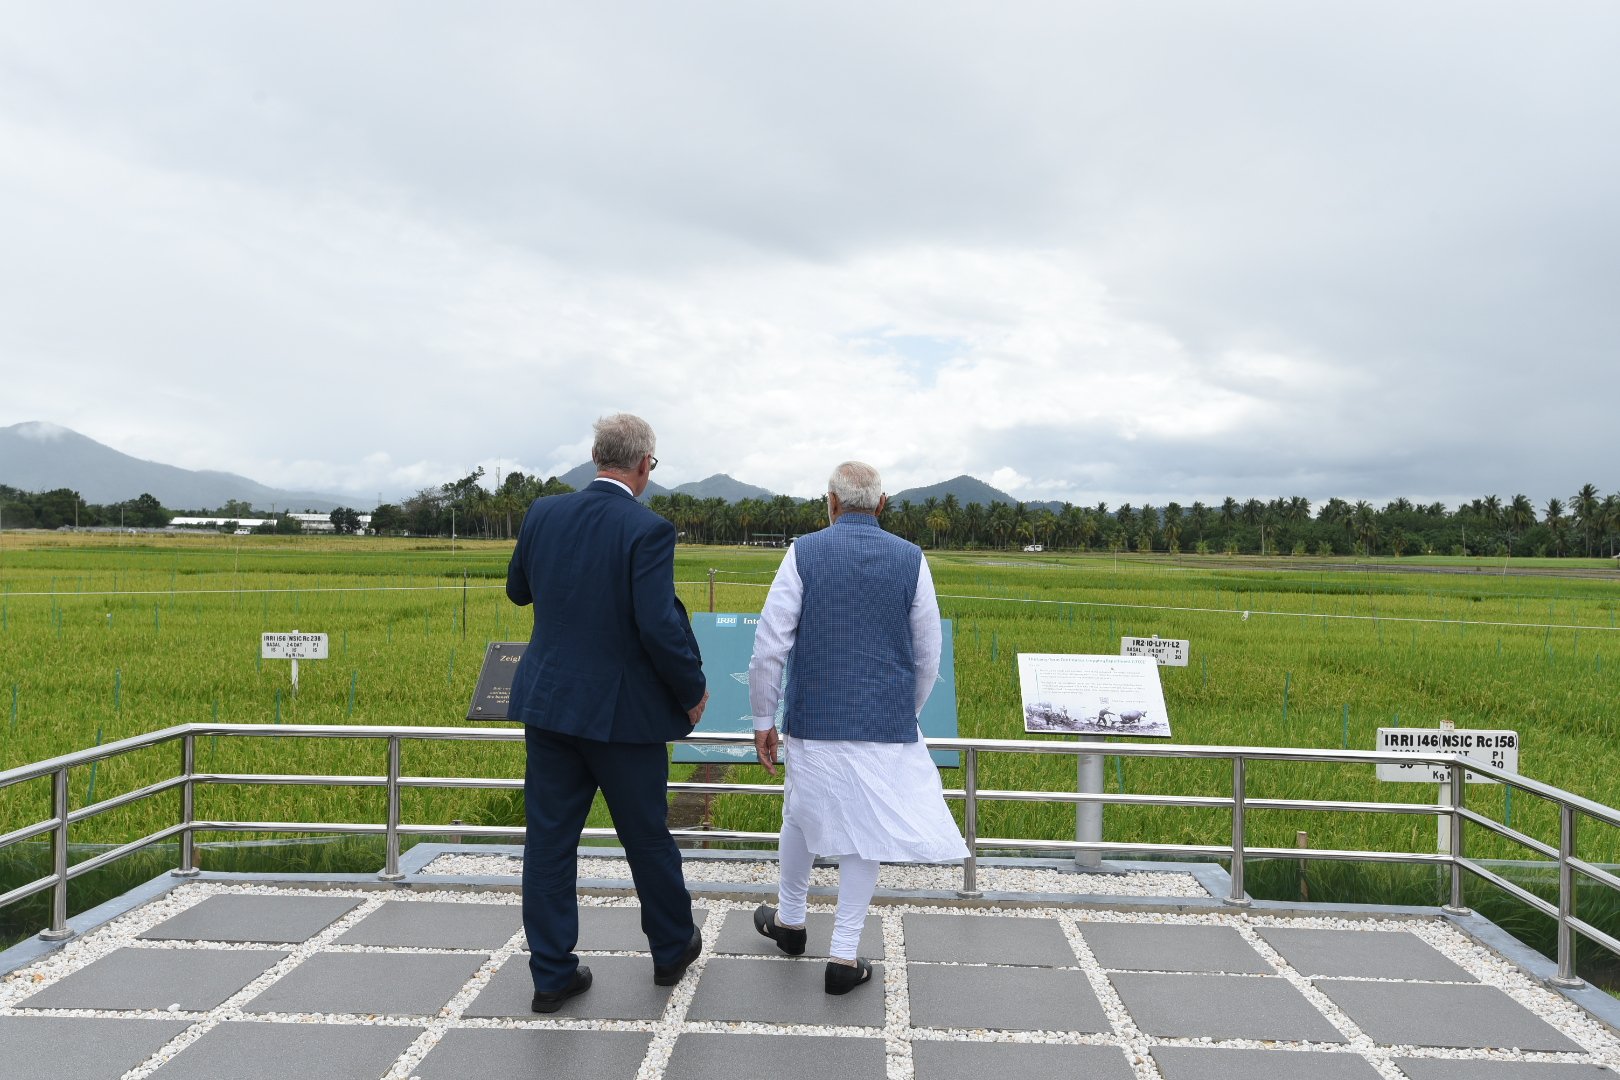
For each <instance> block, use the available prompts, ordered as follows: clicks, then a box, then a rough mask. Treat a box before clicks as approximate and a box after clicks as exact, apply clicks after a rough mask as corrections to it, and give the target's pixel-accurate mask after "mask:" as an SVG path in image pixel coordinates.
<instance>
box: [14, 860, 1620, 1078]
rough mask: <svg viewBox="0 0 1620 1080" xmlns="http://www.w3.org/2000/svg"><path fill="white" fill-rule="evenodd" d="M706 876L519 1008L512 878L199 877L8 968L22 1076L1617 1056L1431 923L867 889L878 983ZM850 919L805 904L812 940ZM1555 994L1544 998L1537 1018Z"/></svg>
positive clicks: (733, 1073) (1611, 1070) (1079, 1071)
mask: <svg viewBox="0 0 1620 1080" xmlns="http://www.w3.org/2000/svg"><path fill="white" fill-rule="evenodd" d="M757 899H758V898H747V899H736V900H732V899H713V898H710V899H703V900H700V901H699V904H700V907H701V912H700V914H701V917H702V928H703V937H704V954H703V957H702V959H701V960H700V961H699V963H698V964H697V965H695V966H694V967H693V969H692V970H691V971H690V972H689V973H688V975H687V977H686V979H685V980H683V981H682V983H681V984H680V985H679V986H676V987H673V988H671V987H657V986H654V985H653V983H652V962H651V959H650V957H649V956H648V955H647V954H646V951H645V950H646V943H645V939H644V938H643V937H642V936H641V932H640V928H639V911H638V910H637V909H636V907H635V906H634V900H633V898H619V897H612V898H603V897H587V898H585V899H584V901H583V902H584V904H585V906H584V907H583V909H582V912H581V941H580V951H581V953H582V955H583V959H584V962H585V963H587V964H589V965H590V967H591V968H592V970H593V972H594V974H595V985H594V986H593V987H592V989H591V990H590V991H589V992H588V993H586V994H584V995H582V996H580V997H578V998H575V999H573V1000H571V1001H570V1002H568V1003H567V1004H566V1005H565V1006H564V1008H563V1009H562V1010H561V1011H560V1012H558V1013H556V1014H553V1015H551V1016H546V1017H541V1016H537V1015H535V1014H534V1013H531V1012H530V1011H529V996H530V992H531V989H532V988H531V986H530V983H529V979H528V971H527V966H526V963H525V959H526V955H525V953H524V952H523V937H522V933H521V922H520V916H519V908H518V906H517V897H516V896H515V895H514V894H512V893H510V892H435V893H414V892H410V891H405V890H374V889H372V890H368V889H359V888H356V889H351V890H341V889H340V890H324V891H315V890H297V889H274V888H269V887H266V886H230V885H225V884H219V883H210V884H192V885H185V886H181V887H180V888H178V889H176V890H174V891H173V892H171V893H169V894H167V895H166V896H164V897H162V898H160V899H158V900H156V901H153V902H151V903H149V904H146V905H145V906H143V907H140V908H137V909H135V910H134V911H132V912H130V913H128V914H126V915H124V916H122V917H121V918H119V919H116V920H115V921H113V922H111V923H109V924H107V925H106V926H103V927H101V928H100V929H97V930H95V931H93V932H91V933H90V934H87V935H85V936H84V937H83V938H81V939H79V940H75V941H73V942H70V943H69V944H68V945H67V946H66V947H64V948H63V949H62V950H60V951H58V952H56V953H53V954H51V955H50V956H48V957H46V958H44V959H42V960H39V961H37V962H35V963H33V964H31V965H29V966H26V967H23V968H21V969H19V970H17V971H14V972H12V973H11V974H9V975H7V976H6V977H5V978H4V980H3V981H0V1075H3V1076H5V1077H6V1078H7V1080H33V1078H41V1080H44V1078H50V1080H118V1078H120V1077H123V1078H125V1080H143V1078H145V1077H148V1076H152V1077H156V1078H158V1080H185V1078H195V1080H202V1078H207V1080H224V1078H244V1080H246V1078H254V1080H256V1078H270V1077H287V1076H311V1077H314V1076H319V1077H323V1078H335V1080H350V1078H353V1080H374V1078H382V1077H393V1078H403V1077H412V1076H419V1077H422V1078H424V1080H449V1078H458V1080H459V1078H465V1077H487V1078H497V1077H506V1076H510V1077H532V1076H544V1077H551V1076H556V1077H580V1078H591V1080H631V1078H635V1077H638V1076H639V1077H641V1078H643V1080H657V1078H659V1077H663V1078H668V1080H755V1078H759V1077H772V1078H784V1080H793V1078H799V1077H802V1078H805V1080H810V1078H812V1077H814V1078H822V1077H839V1078H847V1080H866V1078H873V1080H905V1078H908V1077H916V1078H918V1080H984V1078H987V1077H989V1078H994V1080H1058V1078H1060V1077H1061V1078H1064V1080H1072V1078H1074V1077H1087V1078H1095V1080H1218V1078H1226V1077H1233V1078H1238V1077H1241V1078H1243V1080H1268V1078H1276V1080H1296V1078H1312V1080H1380V1078H1382V1080H1598V1078H1600V1077H1614V1076H1616V1071H1615V1070H1617V1069H1620V1040H1617V1039H1616V1038H1615V1037H1614V1035H1613V1034H1612V1033H1611V1032H1610V1031H1609V1030H1608V1029H1607V1028H1605V1027H1603V1026H1602V1025H1600V1024H1598V1023H1596V1022H1595V1021H1593V1020H1592V1019H1591V1018H1590V1017H1589V1016H1587V1015H1586V1014H1585V1013H1583V1012H1582V1011H1581V1010H1580V1009H1578V1008H1576V1007H1575V1006H1574V1005H1573V1004H1572V1003H1570V1002H1569V1001H1567V1000H1565V999H1563V998H1561V997H1559V996H1557V995H1555V994H1553V993H1552V992H1550V991H1548V990H1546V989H1544V988H1542V987H1540V986H1539V985H1537V984H1536V983H1535V981H1534V980H1533V979H1531V978H1530V977H1528V976H1527V975H1525V974H1524V973H1523V972H1522V971H1520V970H1519V969H1517V968H1515V967H1513V966H1512V965H1510V964H1508V963H1506V962H1505V961H1503V960H1502V959H1501V958H1500V957H1498V956H1496V954H1494V953H1491V952H1489V951H1488V950H1486V949H1484V948H1483V947H1482V946H1480V945H1478V944H1476V943H1474V942H1473V941H1471V940H1470V939H1469V938H1467V937H1466V936H1465V935H1463V934H1461V933H1460V932H1458V931H1457V930H1456V929H1455V928H1453V927H1451V926H1448V925H1446V924H1445V923H1443V922H1441V921H1439V920H1429V919H1406V920H1397V919H1386V920H1381V921H1371V922H1365V923H1360V924H1349V923H1343V922H1338V921H1335V920H1329V919H1292V920H1291V919H1286V918H1281V917H1274V916H1264V915H1259V914H1245V913H1231V912H1224V913H1212V914H1194V915H1145V914H1121V913H1118V912H1113V911H1100V910H1094V909H1068V908H1064V907H1061V906H1053V907H1050V908H1022V909H1012V908H1006V909H996V908H991V909H953V908H949V907H926V906H918V905H903V904H899V905H889V904H886V905H880V906H875V907H874V908H873V914H872V917H871V918H870V920H869V921H868V924H867V932H866V938H865V939H864V943H863V946H862V951H863V953H864V954H865V955H868V956H871V957H873V958H874V959H876V960H877V961H878V969H879V970H878V975H877V977H876V978H875V979H874V982H873V985H870V986H867V987H862V988H860V989H858V990H856V991H855V992H853V993H851V994H849V995H848V996H846V997H828V996H827V995H825V994H823V993H822V992H821V975H822V961H821V960H820V959H819V958H816V957H814V956H811V957H807V958H804V959H793V958H787V957H783V956H780V955H776V954H774V953H773V951H772V949H773V947H772V946H771V944H770V943H769V942H767V941H765V940H764V939H763V938H760V937H759V936H758V935H757V934H756V933H755V932H754V931H753V929H752V926H751V917H750V916H751V910H752V907H753V905H754V903H755V902H757ZM829 920H830V916H829V915H827V914H826V913H825V912H820V913H817V914H815V915H814V916H813V917H812V935H811V943H812V950H815V949H816V948H817V942H818V940H819V941H820V942H822V946H821V947H824V943H825V939H826V936H827V933H828V925H827V924H828V922H829ZM1538 1014H1539V1015H1538Z"/></svg>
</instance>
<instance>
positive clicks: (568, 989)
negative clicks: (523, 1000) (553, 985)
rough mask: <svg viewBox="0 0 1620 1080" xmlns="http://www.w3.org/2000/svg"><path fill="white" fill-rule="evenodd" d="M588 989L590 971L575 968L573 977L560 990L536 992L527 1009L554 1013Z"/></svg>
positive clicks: (585, 968) (588, 969)
mask: <svg viewBox="0 0 1620 1080" xmlns="http://www.w3.org/2000/svg"><path fill="white" fill-rule="evenodd" d="M590 988H591V969H590V968H588V967H584V966H581V967H577V968H575V969H574V977H573V978H572V979H570V980H569V982H568V985H567V986H565V987H563V988H562V989H561V990H536V991H535V992H534V1001H533V1002H532V1003H531V1004H530V1006H529V1007H530V1008H531V1009H533V1010H534V1011H535V1012H538V1013H554V1012H556V1011H557V1010H558V1009H559V1008H561V1007H562V1003H563V1002H565V1001H567V1000H568V999H569V998H571V997H577V996H578V995H580V994H583V993H584V992H585V991H587V990H589V989H590Z"/></svg>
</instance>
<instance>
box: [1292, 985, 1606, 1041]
mask: <svg viewBox="0 0 1620 1080" xmlns="http://www.w3.org/2000/svg"><path fill="white" fill-rule="evenodd" d="M1314 982H1315V983H1316V986H1317V988H1318V989H1320V990H1321V991H1322V993H1324V994H1326V995H1327V996H1328V997H1329V998H1330V999H1331V1000H1332V1001H1333V1003H1334V1004H1335V1005H1337V1006H1338V1007H1339V1008H1341V1009H1343V1010H1344V1011H1345V1012H1346V1013H1347V1014H1349V1016H1350V1019H1352V1020H1354V1021H1355V1022H1356V1025H1357V1026H1358V1027H1360V1028H1361V1030H1362V1031H1365V1032H1366V1033H1367V1035H1368V1037H1370V1038H1371V1039H1372V1040H1373V1041H1374V1042H1378V1043H1383V1044H1384V1045H1386V1046H1452V1047H1462V1046H1473V1047H1504V1048H1505V1047H1516V1048H1518V1049H1520V1050H1554V1051H1572V1052H1576V1053H1579V1052H1580V1051H1581V1047H1580V1046H1579V1045H1578V1044H1576V1043H1575V1042H1573V1041H1571V1040H1570V1039H1568V1038H1566V1037H1564V1036H1563V1035H1561V1034H1559V1032H1558V1030H1557V1029H1556V1028H1554V1027H1553V1026H1552V1025H1551V1024H1549V1023H1547V1022H1546V1021H1545V1020H1543V1019H1541V1018H1540V1017H1539V1016H1537V1015H1536V1014H1535V1013H1533V1012H1531V1011H1530V1010H1529V1009H1527V1008H1525V1007H1524V1006H1523V1005H1520V1004H1519V1003H1518V1002H1516V1001H1514V1000H1513V999H1512V998H1511V997H1509V996H1508V995H1507V994H1505V993H1503V992H1502V991H1500V990H1498V989H1497V988H1496V987H1494V986H1479V985H1473V986H1466V985H1460V984H1451V985H1447V984H1434V983H1398V982H1346V981H1341V980H1337V979H1316V980H1314Z"/></svg>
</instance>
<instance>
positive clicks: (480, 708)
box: [467, 641, 529, 720]
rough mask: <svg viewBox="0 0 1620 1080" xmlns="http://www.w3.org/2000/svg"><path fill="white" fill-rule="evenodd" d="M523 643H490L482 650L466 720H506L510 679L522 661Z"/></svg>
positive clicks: (510, 692)
mask: <svg viewBox="0 0 1620 1080" xmlns="http://www.w3.org/2000/svg"><path fill="white" fill-rule="evenodd" d="M528 644H529V643H528V642H527V641H492V642H490V643H489V648H487V649H485V650H484V666H483V667H481V668H479V669H478V686H477V687H476V688H475V689H474V690H473V696H472V702H471V703H470V704H469V705H468V706H467V719H469V720H507V719H510V717H508V716H507V715H506V709H507V706H508V705H509V704H510V703H511V700H512V676H513V675H514V674H516V673H517V665H518V661H519V660H521V659H523V650H524V649H525V648H527V647H528Z"/></svg>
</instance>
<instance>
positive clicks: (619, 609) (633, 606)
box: [506, 413, 709, 1012]
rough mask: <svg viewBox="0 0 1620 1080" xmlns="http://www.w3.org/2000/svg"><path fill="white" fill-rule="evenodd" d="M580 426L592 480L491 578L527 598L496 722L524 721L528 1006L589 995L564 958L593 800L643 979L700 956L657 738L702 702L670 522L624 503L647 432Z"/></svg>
mask: <svg viewBox="0 0 1620 1080" xmlns="http://www.w3.org/2000/svg"><path fill="white" fill-rule="evenodd" d="M595 432H596V438H595V442H594V443H593V445H592V447H591V460H592V461H593V462H595V464H596V469H597V476H596V479H595V480H594V481H592V482H591V483H590V484H589V485H588V486H586V487H585V489H584V490H583V491H577V492H573V493H572V494H568V495H553V496H551V497H549V498H543V499H536V500H535V501H534V504H533V505H532V506H530V507H529V512H528V514H527V515H526V516H525V517H524V519H523V529H522V531H521V532H520V533H519V535H518V542H517V549H516V550H515V551H514V552H513V553H512V563H511V565H510V567H508V569H507V574H506V595H507V596H508V597H510V598H511V600H512V602H513V603H514V604H519V605H525V604H534V632H533V634H532V635H531V637H530V638H529V646H528V648H527V649H526V650H525V651H524V653H523V659H522V660H521V661H520V662H519V663H518V668H517V671H516V673H514V675H513V679H512V696H511V702H510V705H509V715H510V717H511V718H512V719H514V720H521V721H522V722H523V724H524V725H525V727H524V732H525V736H526V741H527V748H528V763H527V766H526V768H525V771H524V779H523V795H524V810H525V814H526V820H527V833H526V836H525V840H524V846H523V930H524V933H525V934H526V935H527V936H528V939H529V971H530V974H532V975H533V977H534V991H535V992H534V1003H533V1007H534V1011H535V1012H555V1011H556V1010H557V1008H558V1007H559V1006H560V1005H561V1004H562V1003H563V1002H564V1001H566V1000H567V999H568V998H570V997H573V996H574V995H575V994H582V993H584V992H585V991H586V990H587V989H589V988H590V985H591V971H590V968H587V967H581V966H580V963H579V957H578V956H577V955H575V953H574V946H575V944H576V943H577V942H578V939H579V904H578V900H577V899H576V896H575V878H576V872H577V869H578V860H577V850H578V847H579V838H580V832H581V830H582V829H583V828H584V827H585V818H586V815H587V814H588V813H589V812H590V808H591V801H592V799H593V798H594V797H595V795H596V792H597V791H598V790H600V791H601V792H602V795H603V797H604V798H605V799H606V800H607V806H608V811H609V812H610V813H611V814H612V815H613V827H614V829H615V830H616V831H617V832H618V834H619V842H620V843H621V844H622V845H623V846H624V852H625V856H626V857H627V858H628V859H629V861H630V874H631V876H632V877H633V878H634V879H635V883H636V894H637V896H638V897H640V899H641V929H642V931H643V932H644V933H645V934H646V935H647V943H648V945H649V947H650V948H651V951H652V957H653V981H654V982H655V983H657V984H658V985H660V986H673V985H674V984H675V983H677V982H679V981H680V978H681V976H682V975H683V974H684V973H685V972H686V969H687V967H688V966H690V965H691V963H692V961H694V960H696V959H697V957H698V954H699V953H700V952H701V951H702V947H703V938H702V935H701V934H700V933H699V932H698V929H697V925H696V923H695V922H694V921H693V918H692V898H691V895H690V894H689V893H688V892H687V891H686V878H685V876H684V874H683V873H682V871H681V854H680V851H679V849H677V848H676V846H675V841H674V839H673V838H672V837H671V836H670V834H669V825H668V815H669V805H668V803H667V802H666V797H665V785H666V784H667V783H668V781H669V754H668V747H667V745H666V744H667V743H669V742H670V741H671V740H673V739H680V738H684V737H685V736H686V735H688V734H690V733H691V731H692V728H694V727H695V726H696V725H697V722H698V719H699V718H700V717H701V716H702V715H703V707H704V705H705V704H707V703H708V700H709V695H708V691H707V689H706V688H705V684H704V679H703V669H702V666H701V660H700V657H699V656H698V646H697V638H696V636H695V635H694V634H693V633H692V625H691V622H690V620H689V619H688V618H687V615H686V609H685V608H684V607H683V606H682V605H681V602H680V601H679V600H678V599H677V598H676V596H675V576H674V571H675V527H674V526H673V525H671V524H670V523H669V522H667V521H665V520H664V519H663V518H661V517H659V516H658V515H657V514H655V513H653V512H652V511H651V510H648V509H647V508H646V507H644V506H642V505H641V504H640V503H639V502H637V501H636V499H637V498H638V497H639V496H640V495H641V493H642V492H643V491H645V490H646V489H647V482H648V481H649V480H650V479H651V475H650V474H651V473H652V470H653V469H654V468H656V467H657V465H658V459H657V458H656V457H654V456H653V450H654V449H656V446H657V443H656V440H655V438H654V436H653V430H652V428H651V427H650V426H649V425H648V424H647V422H646V421H645V420H643V419H641V418H640V417H637V416H631V415H629V414H628V413H617V414H614V415H612V416H604V417H603V418H602V419H600V420H598V421H597V422H596V427H595Z"/></svg>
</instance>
